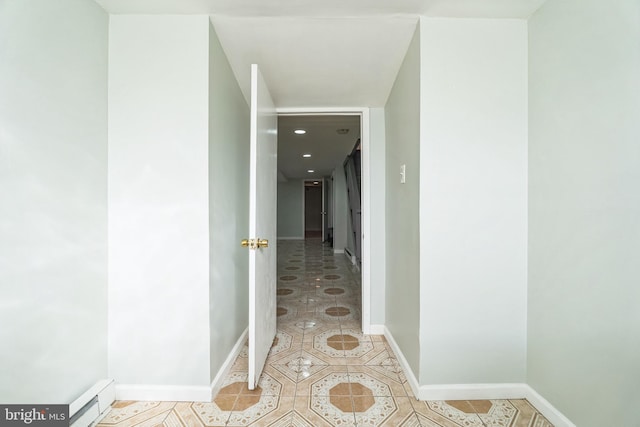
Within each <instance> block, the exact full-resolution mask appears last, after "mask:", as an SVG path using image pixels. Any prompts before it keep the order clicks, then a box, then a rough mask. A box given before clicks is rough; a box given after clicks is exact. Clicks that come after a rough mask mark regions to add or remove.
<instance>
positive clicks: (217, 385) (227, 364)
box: [209, 328, 249, 400]
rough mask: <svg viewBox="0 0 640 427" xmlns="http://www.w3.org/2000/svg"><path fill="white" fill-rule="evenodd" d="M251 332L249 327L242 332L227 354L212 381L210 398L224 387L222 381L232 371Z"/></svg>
mask: <svg viewBox="0 0 640 427" xmlns="http://www.w3.org/2000/svg"><path fill="white" fill-rule="evenodd" d="M248 334H249V328H247V329H245V330H244V332H242V333H241V334H240V338H238V341H236V343H235V345H234V346H233V348H232V349H231V352H230V353H229V355H228V356H227V359H226V360H225V361H224V363H223V364H222V366H221V367H220V369H219V370H218V373H217V374H216V376H215V378H214V379H213V381H212V382H211V395H210V397H209V400H212V399H213V398H214V397H215V396H216V395H217V394H218V392H219V391H220V389H221V388H222V382H223V381H224V379H225V378H226V376H227V374H228V373H229V371H231V367H232V366H233V362H235V360H236V358H237V357H238V354H240V352H241V351H242V347H243V346H244V343H245V341H246V340H247V335H248Z"/></svg>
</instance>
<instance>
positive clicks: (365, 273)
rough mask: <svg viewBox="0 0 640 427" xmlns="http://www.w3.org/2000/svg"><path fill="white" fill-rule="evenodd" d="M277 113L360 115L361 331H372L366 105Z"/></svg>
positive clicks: (367, 122) (369, 196) (368, 158)
mask: <svg viewBox="0 0 640 427" xmlns="http://www.w3.org/2000/svg"><path fill="white" fill-rule="evenodd" d="M276 112H277V114H278V116H286V115H289V116H292V115H299V116H360V138H361V142H362V148H361V156H362V165H361V166H362V174H361V177H362V178H361V179H362V181H361V185H362V206H361V209H362V219H361V221H362V236H361V244H362V260H361V261H362V332H363V333H364V334H371V333H372V331H371V245H370V242H371V238H370V237H369V236H370V234H371V233H370V232H371V170H370V157H369V144H370V142H369V141H370V132H369V108H367V107H335V108H331V107H323V108H317V107H316V108H312V107H307V108H302V107H301V108H276ZM303 185H304V184H303Z"/></svg>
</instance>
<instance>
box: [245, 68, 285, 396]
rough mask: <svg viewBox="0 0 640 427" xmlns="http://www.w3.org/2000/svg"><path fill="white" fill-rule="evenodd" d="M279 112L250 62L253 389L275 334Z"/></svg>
mask: <svg viewBox="0 0 640 427" xmlns="http://www.w3.org/2000/svg"><path fill="white" fill-rule="evenodd" d="M277 129H278V117H277V115H276V109H275V106H274V104H273V101H272V99H271V95H270V94H269V90H268V88H267V86H266V84H265V82H264V79H263V78H262V75H261V74H260V71H259V70H258V66H257V65H256V64H253V65H251V142H250V147H251V148H250V150H251V152H250V162H249V170H250V173H249V174H250V178H249V237H250V238H249V239H246V240H244V241H243V242H242V244H243V246H247V247H248V248H249V377H248V380H247V382H248V385H247V386H248V388H249V390H253V389H255V387H256V386H257V384H258V380H259V379H260V374H262V369H263V368H264V364H265V361H266V359H267V355H268V354H269V349H270V348H271V345H272V343H273V339H274V338H275V336H276V274H277V271H276V212H277V207H276V197H277V193H276V191H277V189H276V185H277V179H278V178H277V158H276V157H277V145H278V140H277Z"/></svg>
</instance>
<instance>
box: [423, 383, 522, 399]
mask: <svg viewBox="0 0 640 427" xmlns="http://www.w3.org/2000/svg"><path fill="white" fill-rule="evenodd" d="M526 394H527V385H526V384H524V383H496V384H493V383H491V384H436V385H421V386H420V389H419V391H418V394H417V395H416V396H418V399H420V400H491V399H524V398H525V397H526Z"/></svg>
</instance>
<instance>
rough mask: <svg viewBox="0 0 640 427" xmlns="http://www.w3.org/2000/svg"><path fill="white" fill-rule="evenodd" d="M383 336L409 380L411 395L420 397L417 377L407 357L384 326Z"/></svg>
mask: <svg viewBox="0 0 640 427" xmlns="http://www.w3.org/2000/svg"><path fill="white" fill-rule="evenodd" d="M384 337H385V338H386V339H387V342H388V343H389V346H390V347H391V350H393V352H394V353H395V355H396V359H398V363H400V367H401V368H402V371H403V372H404V375H405V377H406V378H407V381H408V382H409V386H411V391H413V395H414V396H416V398H418V399H420V393H419V383H418V379H417V378H416V376H415V375H414V373H413V370H412V369H411V367H410V366H409V362H407V359H406V358H405V357H404V354H403V353H402V350H400V347H399V346H398V343H397V342H396V340H395V339H393V335H392V334H391V331H390V330H389V329H388V328H387V327H386V326H384ZM420 400H422V399H420Z"/></svg>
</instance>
